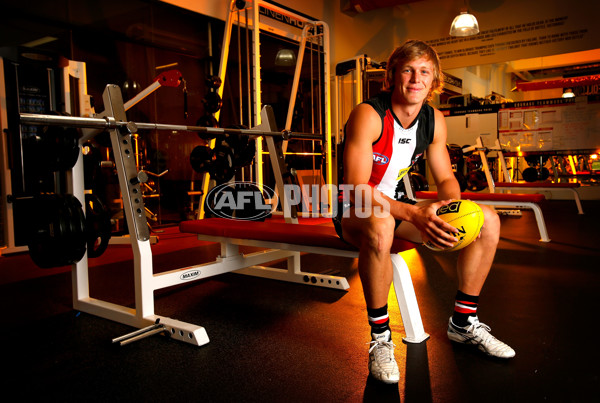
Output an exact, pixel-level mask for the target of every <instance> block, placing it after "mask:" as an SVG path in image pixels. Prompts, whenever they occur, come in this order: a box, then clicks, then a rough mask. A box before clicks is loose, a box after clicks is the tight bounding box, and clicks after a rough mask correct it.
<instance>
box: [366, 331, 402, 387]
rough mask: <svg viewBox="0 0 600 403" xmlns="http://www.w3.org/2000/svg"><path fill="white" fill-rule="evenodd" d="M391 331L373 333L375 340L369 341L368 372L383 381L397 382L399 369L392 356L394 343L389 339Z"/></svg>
mask: <svg viewBox="0 0 600 403" xmlns="http://www.w3.org/2000/svg"><path fill="white" fill-rule="evenodd" d="M390 335H391V332H390V331H389V330H386V331H385V332H383V333H380V334H375V333H373V338H374V339H375V340H373V341H371V342H370V343H368V344H370V345H371V348H370V349H369V372H370V373H371V375H372V376H373V378H375V379H377V380H379V381H381V382H385V383H398V381H399V380H400V371H399V370H398V364H397V363H396V359H395V358H394V347H396V345H395V344H394V343H392V342H391V341H389V340H390Z"/></svg>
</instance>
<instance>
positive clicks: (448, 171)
mask: <svg viewBox="0 0 600 403" xmlns="http://www.w3.org/2000/svg"><path fill="white" fill-rule="evenodd" d="M434 117H435V131H434V134H433V142H432V143H431V144H430V145H429V147H427V164H428V165H429V169H430V170H431V175H432V177H433V180H434V181H435V184H436V187H437V193H438V199H439V200H449V199H455V200H456V199H460V186H459V184H458V181H457V180H456V177H455V176H454V172H452V164H451V163H450V156H449V155H448V148H447V146H446V142H447V130H446V121H445V120H444V115H442V112H440V111H439V110H437V109H434Z"/></svg>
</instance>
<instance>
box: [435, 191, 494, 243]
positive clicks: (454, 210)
mask: <svg viewBox="0 0 600 403" xmlns="http://www.w3.org/2000/svg"><path fill="white" fill-rule="evenodd" d="M436 214H437V215H438V217H440V218H441V219H442V220H444V221H445V222H447V223H448V224H450V225H452V226H453V227H454V228H456V229H457V230H458V232H457V233H456V234H454V235H455V236H456V238H458V242H456V243H455V244H454V246H452V247H450V248H445V249H441V248H438V247H437V246H435V245H434V244H432V243H431V242H430V241H427V242H425V246H427V247H428V248H429V249H431V250H434V251H437V252H451V251H455V250H459V249H462V248H464V247H465V246H467V245H469V244H470V243H471V242H473V241H474V240H475V239H477V237H478V236H479V232H481V227H482V226H483V211H482V210H481V207H479V206H478V205H477V203H474V202H472V201H470V200H455V201H453V202H451V203H450V204H447V205H445V206H442V207H440V208H439V209H438V210H437V212H436Z"/></svg>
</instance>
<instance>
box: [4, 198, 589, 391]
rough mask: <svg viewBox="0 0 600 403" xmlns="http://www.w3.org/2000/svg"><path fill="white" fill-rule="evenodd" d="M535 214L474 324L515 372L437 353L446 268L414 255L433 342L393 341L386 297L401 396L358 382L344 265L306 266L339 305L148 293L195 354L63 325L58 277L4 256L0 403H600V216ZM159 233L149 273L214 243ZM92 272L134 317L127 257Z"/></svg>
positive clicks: (111, 327)
mask: <svg viewBox="0 0 600 403" xmlns="http://www.w3.org/2000/svg"><path fill="white" fill-rule="evenodd" d="M542 208H543V210H544V214H545V218H546V224H547V226H548V231H549V234H550V238H552V241H551V242H549V243H543V242H539V241H538V239H539V233H538V232H537V227H536V224H535V219H534V216H533V213H531V212H530V211H528V210H523V211H522V215H521V216H502V224H503V226H502V233H501V240H500V244H499V248H498V252H497V255H496V260H495V264H494V266H493V268H492V271H491V273H490V275H489V277H488V280H487V282H486V285H485V287H484V290H483V293H482V295H481V300H480V308H479V317H480V319H481V320H482V322H484V323H486V324H488V325H490V326H491V327H492V333H493V334H494V335H495V336H497V337H498V338H500V339H501V340H503V341H506V342H507V343H509V344H510V345H511V346H512V347H513V348H514V349H515V350H516V352H517V355H516V357H515V358H514V359H512V360H508V361H500V360H497V359H492V358H489V357H487V356H485V355H483V354H482V353H480V352H479V351H478V350H476V349H474V348H472V347H466V346H460V345H454V344H452V343H451V342H450V341H449V340H448V339H447V337H446V326H447V321H448V317H449V316H450V314H451V311H452V308H453V298H454V294H455V292H456V283H457V280H456V272H455V270H454V267H455V263H456V258H457V253H433V252H430V251H428V250H427V249H425V248H423V247H418V248H416V249H415V250H414V251H411V252H408V253H406V254H405V259H406V260H407V262H408V264H409V266H410V267H411V273H412V276H413V282H414V285H415V291H416V294H417V298H418V300H419V305H420V309H421V314H422V317H423V322H424V325H425V330H426V331H427V332H428V333H429V334H430V335H431V337H430V339H429V340H428V341H427V342H425V343H422V344H412V345H407V344H404V343H403V342H402V341H401V337H402V335H403V330H404V329H403V326H402V322H401V318H400V314H399V311H398V307H397V305H396V303H395V300H394V295H393V293H392V294H391V297H390V315H391V320H392V329H393V332H394V341H395V343H396V344H397V348H396V358H397V361H398V364H399V367H400V370H401V380H400V383H399V384H397V385H383V384H380V383H378V382H377V381H374V380H373V379H371V378H370V377H369V376H368V369H367V359H368V352H367V351H368V345H367V342H368V324H367V319H366V310H365V307H364V302H363V299H362V289H361V285H360V281H359V278H358V274H357V270H356V261H355V260H354V259H349V258H331V257H323V256H317V255H303V257H302V262H303V265H304V266H305V267H307V268H310V269H312V270H315V271H320V270H325V269H331V268H335V269H336V270H337V271H339V272H340V273H341V274H342V275H345V276H347V277H348V279H349V282H350V289H349V290H348V291H347V292H343V291H335V290H327V289H319V288H313V287H310V286H306V285H299V284H288V283H282V282H278V281H275V280H266V279H260V278H254V277H247V276H243V275H238V274H233V273H229V274H223V275H220V276H216V277H212V278H209V279H205V280H201V281H199V282H196V283H194V284H193V285H188V286H185V287H182V286H180V287H173V288H170V289H166V290H162V291H160V292H156V295H155V301H156V304H155V311H156V313H157V314H159V315H162V316H167V317H171V318H175V319H180V320H183V321H186V322H190V323H194V324H198V325H201V326H204V327H205V328H206V330H207V332H208V335H209V337H210V339H211V341H210V343H209V344H207V345H205V346H202V347H194V346H191V345H188V344H184V343H181V342H177V341H174V340H171V339H168V338H167V337H165V336H151V337H149V338H146V339H143V340H140V341H137V342H134V343H132V344H129V345H126V346H118V345H116V344H112V343H111V340H112V339H113V338H115V337H118V336H121V335H124V334H126V333H129V332H131V331H133V330H135V329H132V328H130V327H128V326H125V325H122V324H120V323H116V322H112V321H109V320H106V319H102V318H99V317H96V316H92V315H90V314H86V313H81V312H77V311H74V310H73V309H72V305H71V294H72V293H71V278H70V271H69V268H56V269H52V270H41V269H37V268H36V267H35V266H34V264H33V263H32V261H31V259H30V258H29V256H28V255H27V254H10V255H6V254H5V255H2V256H1V257H0V266H1V269H0V270H1V271H0V272H1V273H2V275H1V276H0V283H1V284H0V304H1V306H2V307H3V315H2V316H3V323H4V330H3V331H2V332H1V336H0V337H1V342H2V346H3V348H2V350H3V354H2V367H3V370H4V371H3V372H4V375H3V376H2V378H1V379H2V385H3V387H2V390H3V394H4V395H5V396H6V397H5V399H6V400H5V401H49V402H50V401H52V402H54V401H55V402H121V401H148V402H150V401H152V402H153V401H169V402H170V401H176V402H284V401H285V402H361V401H363V402H371V401H373V402H397V401H402V402H598V401H600V389H599V387H598V385H599V384H600V382H599V375H600V366H599V365H598V363H599V362H600V353H599V349H598V341H597V333H596V330H595V329H596V328H597V324H596V323H595V322H596V321H597V318H598V312H599V311H600V299H599V298H598V291H599V290H600V265H599V261H600V250H599V245H600V236H599V231H598V229H599V224H600V211H599V210H600V201H597V200H594V201H583V208H584V211H585V214H584V215H578V214H577V210H576V207H575V204H574V203H573V202H572V201H562V200H548V201H546V202H544V204H543V205H542ZM163 230H164V232H162V233H160V234H159V239H160V240H159V242H158V243H156V244H154V245H153V246H152V250H153V262H154V267H155V270H160V271H162V270H169V269H174V268H178V267H184V266H187V265H192V264H197V263H201V262H206V261H210V260H212V259H213V258H214V257H215V256H216V255H217V253H218V247H217V245H216V244H207V243H200V242H199V241H197V240H196V239H195V238H194V237H193V236H189V235H186V234H180V233H178V231H177V230H176V228H166V229H163ZM90 266H91V268H90V277H91V278H92V281H93V283H92V286H91V295H92V296H93V297H94V296H97V297H100V298H106V299H109V300H111V301H114V302H115V303H119V304H123V305H129V304H132V302H133V282H132V281H133V280H132V279H133V273H132V267H133V266H132V263H131V249H130V247H128V246H123V245H111V246H110V247H109V249H108V250H107V252H106V253H105V254H104V255H103V256H101V257H99V258H96V259H93V260H91V261H90ZM11 396H12V397H11Z"/></svg>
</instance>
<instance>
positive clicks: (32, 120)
mask: <svg viewBox="0 0 600 403" xmlns="http://www.w3.org/2000/svg"><path fill="white" fill-rule="evenodd" d="M19 118H20V121H21V123H22V124H30V125H53V126H64V127H78V128H88V129H100V130H106V129H123V130H127V132H129V133H135V132H137V131H138V130H170V131H188V132H198V133H206V134H207V135H214V136H218V135H225V134H230V135H248V136H256V137H260V136H269V137H280V138H281V139H282V140H289V139H298V140H320V139H322V135H321V134H314V133H300V132H292V131H291V130H282V131H280V132H273V131H265V130H260V129H222V128H218V127H204V126H186V125H175V124H168V123H141V122H131V121H130V122H125V121H120V120H116V119H115V118H114V117H112V116H105V117H97V118H96V117H77V116H54V115H38V114H33V113H21V114H19Z"/></svg>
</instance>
